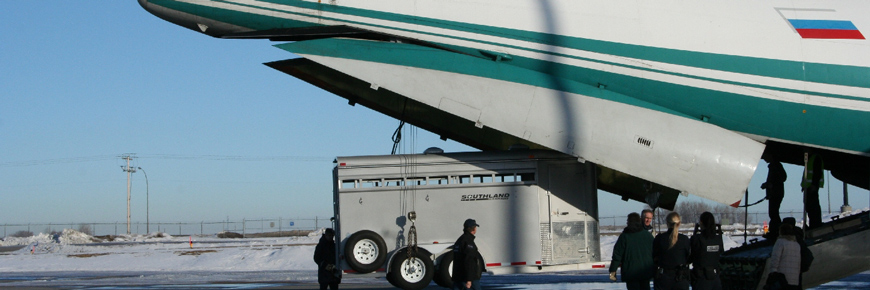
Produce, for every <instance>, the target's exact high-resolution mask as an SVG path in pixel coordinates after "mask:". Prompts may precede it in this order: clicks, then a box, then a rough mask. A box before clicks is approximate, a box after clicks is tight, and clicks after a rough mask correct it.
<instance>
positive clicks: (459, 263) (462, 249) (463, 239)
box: [453, 219, 484, 290]
mask: <svg viewBox="0 0 870 290" xmlns="http://www.w3.org/2000/svg"><path fill="white" fill-rule="evenodd" d="M479 226H480V225H478V224H477V221H475V220H473V219H467V220H465V223H464V224H463V229H462V235H461V236H459V239H457V240H456V243H454V244H453V289H462V290H464V289H474V290H480V277H481V275H482V274H483V271H484V268H483V257H481V256H480V252H479V251H478V249H477V245H476V244H475V243H474V235H475V234H476V233H477V227H479Z"/></svg>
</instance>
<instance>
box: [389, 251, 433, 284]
mask: <svg viewBox="0 0 870 290" xmlns="http://www.w3.org/2000/svg"><path fill="white" fill-rule="evenodd" d="M431 255H432V254H431V253H429V251H426V250H424V249H417V255H415V256H414V257H408V251H407V250H406V249H401V250H399V251H398V252H396V254H394V255H393V261H392V262H391V263H390V272H389V273H387V275H388V276H392V277H390V279H388V280H391V281H390V283H392V284H393V286H396V287H398V288H402V289H405V290H420V289H423V288H425V287H426V286H428V285H429V282H432V277H433V276H435V265H434V264H433V263H432V259H431V258H429V257H430V256H431Z"/></svg>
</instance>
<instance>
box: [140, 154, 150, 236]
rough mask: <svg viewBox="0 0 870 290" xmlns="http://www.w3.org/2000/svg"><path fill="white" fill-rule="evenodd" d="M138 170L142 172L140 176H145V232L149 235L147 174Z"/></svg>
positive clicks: (143, 170)
mask: <svg viewBox="0 0 870 290" xmlns="http://www.w3.org/2000/svg"><path fill="white" fill-rule="evenodd" d="M139 170H142V174H145V231H146V232H147V234H150V233H151V218H150V217H149V214H148V212H149V208H150V203H149V202H148V195H149V194H148V173H145V169H142V167H139Z"/></svg>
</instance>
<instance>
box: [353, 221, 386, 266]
mask: <svg viewBox="0 0 870 290" xmlns="http://www.w3.org/2000/svg"><path fill="white" fill-rule="evenodd" d="M344 253H345V257H347V264H348V265H349V266H350V268H351V269H353V270H354V271H357V272H359V273H371V272H374V271H377V270H378V269H380V268H381V266H383V265H384V261H386V260H387V244H386V243H384V239H383V238H381V236H380V235H378V234H377V233H375V232H373V231H369V230H362V231H358V232H356V233H353V234H352V235H350V237H348V238H347V241H346V242H345V244H344Z"/></svg>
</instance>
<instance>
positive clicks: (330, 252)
mask: <svg viewBox="0 0 870 290" xmlns="http://www.w3.org/2000/svg"><path fill="white" fill-rule="evenodd" d="M314 262H316V263H317V283H320V290H326V288H327V287H329V289H332V290H338V284H339V283H341V274H340V272H339V271H338V268H336V267H335V230H333V229H326V231H324V233H323V236H321V237H320V241H319V242H318V243H317V246H316V247H315V248H314Z"/></svg>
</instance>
